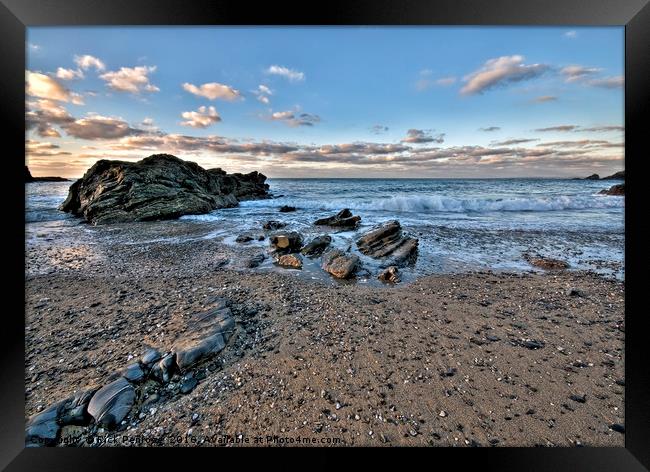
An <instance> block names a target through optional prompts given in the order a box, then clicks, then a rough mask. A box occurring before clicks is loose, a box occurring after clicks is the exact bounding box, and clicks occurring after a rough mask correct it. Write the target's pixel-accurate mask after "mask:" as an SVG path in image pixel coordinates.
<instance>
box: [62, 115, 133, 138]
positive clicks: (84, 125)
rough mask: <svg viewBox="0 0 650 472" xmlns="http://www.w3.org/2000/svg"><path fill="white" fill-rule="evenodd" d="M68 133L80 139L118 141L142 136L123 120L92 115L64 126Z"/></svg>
mask: <svg viewBox="0 0 650 472" xmlns="http://www.w3.org/2000/svg"><path fill="white" fill-rule="evenodd" d="M63 129H65V131H66V133H67V134H68V135H70V136H74V137H75V138H79V139H89V140H96V139H116V138H123V137H125V136H132V135H137V134H141V133H142V130H138V129H135V128H132V127H130V126H129V125H128V123H127V122H126V121H124V120H123V119H122V118H115V117H110V116H102V115H98V114H95V113H91V114H89V115H88V116H86V117H85V118H80V119H78V120H75V121H74V122H72V123H69V124H66V125H63Z"/></svg>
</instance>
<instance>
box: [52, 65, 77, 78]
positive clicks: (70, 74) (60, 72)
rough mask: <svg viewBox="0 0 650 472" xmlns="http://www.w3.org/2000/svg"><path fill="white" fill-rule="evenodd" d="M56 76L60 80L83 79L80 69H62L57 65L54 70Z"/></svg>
mask: <svg viewBox="0 0 650 472" xmlns="http://www.w3.org/2000/svg"><path fill="white" fill-rule="evenodd" d="M56 77H57V78H58V79H61V80H74V79H83V78H84V73H83V71H82V70H81V69H64V68H63V67H59V68H58V69H57V70H56Z"/></svg>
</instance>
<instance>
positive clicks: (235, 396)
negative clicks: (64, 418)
mask: <svg viewBox="0 0 650 472" xmlns="http://www.w3.org/2000/svg"><path fill="white" fill-rule="evenodd" d="M181 227H182V225H181ZM220 246H223V245H222V244H221V243H218V242H214V241H206V240H203V241H201V240H198V241H190V242H187V243H184V244H181V245H177V246H175V248H174V249H175V250H174V251H169V250H168V249H167V248H166V247H165V245H164V244H160V245H157V244H150V245H143V246H142V245H138V244H133V245H130V246H125V245H123V246H122V251H121V252H111V251H108V254H109V255H111V256H112V257H109V258H107V259H103V260H98V261H96V262H95V263H93V262H92V261H85V262H84V261H83V258H80V257H79V255H80V253H81V252H82V251H83V247H82V245H79V246H77V247H73V248H70V252H69V254H68V255H69V257H70V261H71V264H70V265H68V266H63V267H59V268H58V269H57V270H56V271H54V272H52V273H44V274H41V275H37V274H34V273H29V271H28V272H26V351H27V352H26V371H25V372H26V377H25V381H26V389H27V391H26V405H27V407H26V416H29V415H31V414H33V413H36V412H37V411H38V405H41V406H42V407H47V406H48V405H49V404H50V403H53V402H54V401H58V400H61V399H63V398H65V397H67V396H69V395H70V394H72V393H73V392H74V390H75V389H78V388H80V387H81V388H83V387H84V386H87V385H90V384H93V383H100V384H101V383H102V382H104V381H106V379H107V378H108V377H109V376H110V374H111V373H112V372H114V371H115V370H117V369H119V368H120V367H122V366H124V365H125V364H126V363H127V362H128V361H127V359H128V358H129V356H133V357H134V358H136V359H137V358H138V357H139V356H140V355H142V354H143V352H144V350H145V346H146V345H149V346H152V347H157V348H164V347H165V346H167V345H169V343H170V342H171V341H172V340H173V339H174V338H175V337H176V336H178V335H179V334H182V332H183V330H184V329H185V328H184V326H185V325H184V320H186V318H187V316H188V315H190V314H191V313H194V312H198V311H201V309H203V308H205V304H206V302H207V300H209V299H210V298H213V297H215V296H219V297H225V298H226V299H228V300H229V301H230V303H231V309H232V312H233V316H234V318H235V321H236V324H237V327H238V332H237V335H236V336H235V337H234V339H232V340H231V341H229V343H228V345H227V346H226V348H225V349H224V351H222V353H220V354H219V355H218V356H217V357H216V358H215V360H214V361H213V362H209V363H208V364H207V366H205V367H202V369H203V368H205V377H204V378H203V379H202V380H200V381H199V383H198V385H197V386H196V388H195V389H194V390H193V391H192V392H190V393H189V394H186V395H183V394H178V393H176V394H174V393H173V392H174V391H175V390H174V389H177V388H178V383H179V379H172V384H173V385H176V387H174V388H172V389H171V390H170V391H169V392H170V393H169V395H170V396H169V397H168V398H166V397H165V395H166V394H167V391H166V390H164V389H163V390H162V393H161V394H160V396H161V397H162V399H161V400H159V401H158V402H156V403H155V404H154V405H153V406H152V408H154V411H153V413H152V412H151V410H150V409H149V410H148V411H147V410H146V409H145V410H140V413H139V414H138V415H136V416H135V417H134V418H130V421H134V422H135V423H136V425H135V426H132V425H131V424H129V425H125V427H128V428H129V430H124V431H121V432H120V435H125V436H127V437H129V438H131V440H132V441H134V444H133V445H135V442H136V441H137V440H138V438H140V439H142V438H149V439H148V440H149V441H150V444H155V445H164V444H165V441H168V440H169V438H170V437H177V436H179V435H180V436H182V437H183V438H188V437H191V436H192V435H193V436H194V437H195V438H197V437H199V436H201V437H202V438H203V440H204V443H203V444H207V445H214V444H213V443H210V442H205V441H206V438H207V437H208V436H209V434H208V433H210V434H219V435H221V434H227V435H232V436H233V437H237V436H238V435H239V434H244V435H248V436H250V437H252V436H256V435H262V436H266V435H267V434H271V435H277V436H291V437H294V436H296V435H301V436H305V437H313V438H322V437H326V438H335V437H340V438H342V440H343V443H342V444H345V445H351V444H354V445H446V446H451V445H481V446H490V445H498V446H515V445H516V446H523V445H555V446H572V445H573V446H575V445H586V446H622V445H623V439H624V435H622V434H620V433H618V432H616V431H612V430H611V429H610V428H609V426H611V424H614V423H621V424H623V423H624V403H623V394H624V386H623V385H624V378H623V376H624V372H623V368H624V359H623V346H624V286H625V284H624V282H620V281H616V280H611V279H605V278H603V277H599V276H596V275H594V274H589V273H583V272H561V273H550V274H526V273H523V274H495V273H468V274H447V275H433V276H425V277H421V278H418V279H417V280H416V281H414V282H410V283H408V284H398V285H397V286H394V287H390V286H386V287H374V286H372V287H371V286H366V285H363V284H349V283H348V284H340V283H332V284H327V283H323V282H322V281H321V280H310V279H308V278H304V277H295V276H293V275H292V274H290V273H283V272H281V271H270V272H263V271H254V270H250V269H243V268H242V269H230V268H225V267H224V266H223V265H222V264H221V263H220V262H219V261H220V257H222V255H221V254H220V253H219V249H218V248H219V247H220ZM38 251H39V249H35V248H34V247H29V245H28V255H29V254H30V252H31V253H33V252H38ZM45 257H47V255H45ZM29 261H30V259H29V257H28V260H27V263H28V268H29V264H30V262H29ZM74 261H76V262H77V263H78V264H77V265H75V264H74V263H73V262H74ZM80 261H81V262H80ZM32 264H33V262H32ZM572 290H574V292H575V293H574V292H572ZM46 299H47V300H46ZM488 336H489V337H488ZM497 338H498V339H497ZM526 340H536V341H541V342H542V343H543V347H541V348H538V349H529V348H526V347H525V341H526ZM61 359H62V361H61V362H59V361H60V360H61ZM453 369H455V370H453ZM617 382H619V383H622V384H623V385H619V384H618V383H617ZM323 391H325V393H323ZM571 395H578V396H581V395H585V398H586V401H585V403H580V402H576V401H574V400H572V399H571V398H570V397H571ZM240 405H241V406H240ZM337 406H338V408H337ZM531 410H533V411H534V413H530V411H531ZM443 411H444V412H445V415H444V416H440V414H441V412H443ZM142 414H144V416H142V417H140V415H142ZM196 415H198V416H196ZM357 417H358V419H357ZM459 427H460V429H459ZM190 429H191V430H192V431H191V434H189V435H188V431H189V430H190ZM283 430H284V431H283ZM522 430H523V431H527V432H528V433H527V437H526V438H525V439H524V438H523V436H522V435H521V431H522ZM371 431H372V434H370V432H371ZM71 434H72V433H71ZM522 440H523V441H524V443H525V444H523V443H522ZM196 444H197V443H195V442H192V441H190V442H189V443H187V444H186V445H196ZM198 444H201V443H200V442H198ZM104 445H106V446H111V445H129V444H104ZM138 445H141V444H138ZM167 445H170V444H167Z"/></svg>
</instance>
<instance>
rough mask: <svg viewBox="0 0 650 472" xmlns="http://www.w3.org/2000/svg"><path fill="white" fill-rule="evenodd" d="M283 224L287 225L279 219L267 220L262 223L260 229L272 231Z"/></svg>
mask: <svg viewBox="0 0 650 472" xmlns="http://www.w3.org/2000/svg"><path fill="white" fill-rule="evenodd" d="M285 226H287V224H286V223H283V222H281V221H275V220H269V221H267V222H266V223H264V224H263V225H262V229H264V230H266V231H273V230H275V229H282V228H284V227H285Z"/></svg>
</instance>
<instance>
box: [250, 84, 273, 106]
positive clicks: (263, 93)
mask: <svg viewBox="0 0 650 472" xmlns="http://www.w3.org/2000/svg"><path fill="white" fill-rule="evenodd" d="M253 94H254V95H256V96H257V100H258V101H260V102H262V103H263V104H265V105H268V104H269V103H271V100H270V99H269V96H271V95H273V92H272V91H271V89H270V88H268V87H267V86H266V85H258V86H257V90H254V91H253Z"/></svg>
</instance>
